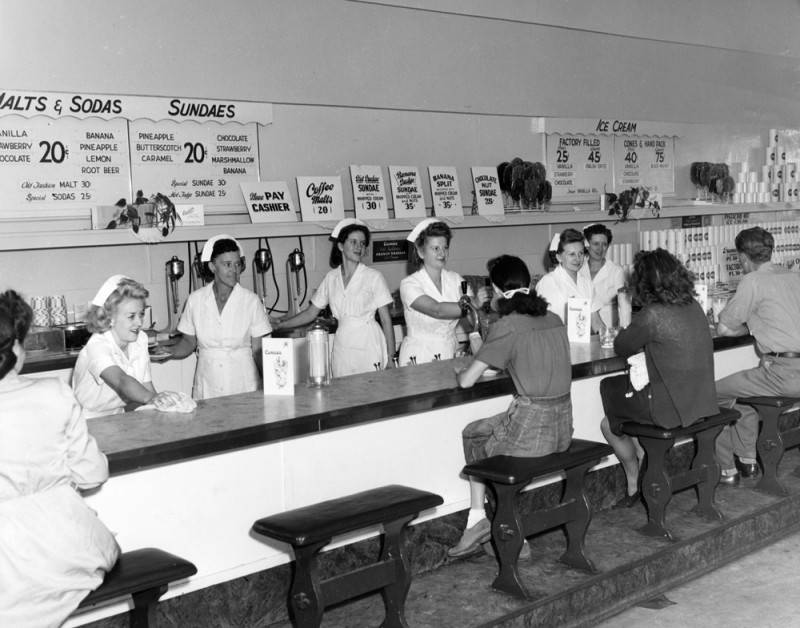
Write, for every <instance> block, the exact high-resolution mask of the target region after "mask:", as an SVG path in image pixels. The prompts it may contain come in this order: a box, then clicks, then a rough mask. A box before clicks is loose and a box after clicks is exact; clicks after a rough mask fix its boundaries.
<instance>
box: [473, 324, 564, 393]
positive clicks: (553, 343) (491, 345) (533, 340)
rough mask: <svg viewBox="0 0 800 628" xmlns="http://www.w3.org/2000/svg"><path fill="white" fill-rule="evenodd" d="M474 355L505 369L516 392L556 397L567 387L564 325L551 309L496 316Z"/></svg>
mask: <svg viewBox="0 0 800 628" xmlns="http://www.w3.org/2000/svg"><path fill="white" fill-rule="evenodd" d="M475 359H476V360H480V361H481V362H484V363H486V364H489V365H490V366H493V367H495V368H499V369H508V372H509V374H510V375H511V379H512V380H513V381H514V386H515V388H516V390H517V393H518V394H521V395H526V396H528V397H555V396H558V395H564V394H566V393H568V392H569V391H570V384H571V382H572V365H571V362H570V354H569V340H568V339H567V329H566V327H564V323H562V322H561V319H560V318H558V316H556V315H555V314H553V313H552V312H547V313H546V314H545V315H544V316H527V315H524V314H518V313H516V312H513V313H511V314H508V315H506V316H503V317H502V318H500V319H498V320H497V321H496V322H495V323H493V324H492V326H491V327H490V328H489V333H488V335H487V337H486V340H485V342H484V343H483V345H482V346H481V348H480V349H479V350H478V354H477V355H476V356H475Z"/></svg>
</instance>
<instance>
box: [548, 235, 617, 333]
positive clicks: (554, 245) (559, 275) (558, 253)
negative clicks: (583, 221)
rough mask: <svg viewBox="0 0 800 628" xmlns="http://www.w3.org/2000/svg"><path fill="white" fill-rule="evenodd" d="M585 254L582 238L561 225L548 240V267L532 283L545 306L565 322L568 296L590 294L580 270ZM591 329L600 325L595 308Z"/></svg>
mask: <svg viewBox="0 0 800 628" xmlns="http://www.w3.org/2000/svg"><path fill="white" fill-rule="evenodd" d="M585 255H586V240H584V238H583V234H582V233H581V232H580V231H578V230H576V229H564V231H562V232H561V233H556V234H555V235H554V236H553V238H552V240H550V248H549V251H548V258H549V260H550V264H551V266H552V267H553V268H552V270H551V271H550V272H549V273H547V274H546V275H545V276H544V277H542V278H541V279H540V280H539V283H538V284H536V292H537V294H538V295H539V296H540V297H542V298H543V299H544V300H545V301H547V307H548V309H549V310H550V311H551V312H553V313H554V314H557V315H558V316H559V318H561V320H562V321H563V322H564V323H565V324H566V322H567V303H568V302H569V299H570V298H572V297H582V298H584V299H589V301H590V302H591V300H592V297H593V294H594V292H593V290H592V280H591V278H590V277H588V276H587V275H586V274H582V273H581V272H580V270H581V267H582V266H583V260H584V257H585ZM591 323H592V329H593V330H594V331H601V330H602V329H603V328H604V326H603V324H602V321H601V320H600V315H599V314H598V313H597V311H593V312H592V321H591Z"/></svg>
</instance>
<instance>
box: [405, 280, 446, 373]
mask: <svg viewBox="0 0 800 628" xmlns="http://www.w3.org/2000/svg"><path fill="white" fill-rule="evenodd" d="M423 295H427V296H429V297H431V298H432V299H433V300H434V301H439V302H448V301H450V302H453V301H458V300H459V299H460V298H461V275H459V274H458V273H454V272H452V271H449V270H447V269H442V292H441V293H440V292H439V290H438V289H437V288H436V285H435V284H434V283H433V280H432V279H431V278H430V276H429V275H428V273H427V271H426V270H425V269H424V268H421V269H420V270H418V271H417V272H415V273H414V274H413V275H409V276H408V277H406V278H405V279H403V280H402V281H401V282H400V299H401V300H402V301H403V314H404V316H405V319H406V337H405V338H403V344H402V345H400V366H405V365H407V364H410V358H411V356H415V357H416V362H417V364H422V363H423V362H433V360H434V359H435V356H436V355H439V357H440V358H441V359H442V360H448V359H450V358H452V357H453V356H454V355H455V352H456V347H457V346H458V342H457V340H456V332H455V330H456V325H458V321H459V319H457V318H456V319H438V318H433V317H431V316H428V315H427V314H423V313H422V312H418V311H417V310H414V309H412V308H411V304H412V303H413V302H414V301H416V300H417V298H419V297H421V296H423Z"/></svg>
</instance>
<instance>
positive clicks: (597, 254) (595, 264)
mask: <svg viewBox="0 0 800 628" xmlns="http://www.w3.org/2000/svg"><path fill="white" fill-rule="evenodd" d="M583 237H584V238H585V239H586V242H587V244H588V245H589V246H588V251H589V255H588V257H587V258H586V263H585V264H584V265H583V266H582V267H581V269H580V271H579V272H580V273H581V274H584V275H588V276H589V280H590V281H591V282H592V291H593V292H592V295H593V298H592V312H598V313H599V316H600V320H601V321H602V323H603V326H602V327H601V329H600V330H599V331H600V332H602V331H603V328H605V327H612V326H614V320H613V313H612V306H613V303H614V300H615V299H616V298H617V293H618V292H619V291H620V289H622V288H624V287H625V275H624V273H623V272H622V268H621V267H620V266H619V265H618V264H616V263H614V262H612V261H611V260H610V259H606V252H607V251H608V247H609V245H610V244H611V240H612V239H613V235H612V233H611V229H609V228H608V227H606V226H605V225H601V224H600V223H594V224H591V225H587V226H585V227H584V228H583Z"/></svg>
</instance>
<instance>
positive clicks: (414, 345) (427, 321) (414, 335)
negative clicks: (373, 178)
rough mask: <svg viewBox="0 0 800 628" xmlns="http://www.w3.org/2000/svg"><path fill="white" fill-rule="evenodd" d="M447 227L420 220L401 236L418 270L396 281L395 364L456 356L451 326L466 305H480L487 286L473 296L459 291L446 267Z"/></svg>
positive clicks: (463, 313) (455, 276)
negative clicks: (400, 327) (399, 304)
mask: <svg viewBox="0 0 800 628" xmlns="http://www.w3.org/2000/svg"><path fill="white" fill-rule="evenodd" d="M452 237H453V236H452V232H451V231H450V227H448V226H447V225H446V224H445V223H443V222H442V221H440V220H438V219H436V218H426V219H425V220H422V221H421V222H420V223H419V224H418V225H417V226H416V227H414V229H413V230H412V231H411V233H409V234H408V236H407V237H406V240H408V241H409V242H411V244H412V246H411V252H412V257H414V258H415V261H417V263H418V264H419V265H420V266H421V268H420V270H418V271H417V272H415V273H414V274H412V275H409V276H408V277H406V278H405V279H403V280H402V281H401V282H400V298H401V300H402V301H403V314H404V315H405V322H406V336H405V338H403V343H402V344H401V345H400V366H406V365H407V364H421V363H423V362H432V361H433V360H436V359H441V360H447V359H450V358H452V357H453V356H454V355H455V352H456V347H457V344H458V342H457V340H456V333H455V329H456V325H458V321H459V320H460V319H461V318H463V317H464V316H466V314H467V312H468V308H469V307H470V305H474V306H475V307H480V306H481V304H482V303H483V301H484V300H485V299H486V293H487V290H486V289H485V288H481V289H480V291H479V293H478V297H477V298H474V299H473V298H471V297H470V296H467V295H462V294H461V281H462V278H461V275H459V274H458V273H454V272H452V271H450V270H447V269H446V268H445V265H446V264H447V257H448V255H449V252H450V240H451V239H452Z"/></svg>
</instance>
